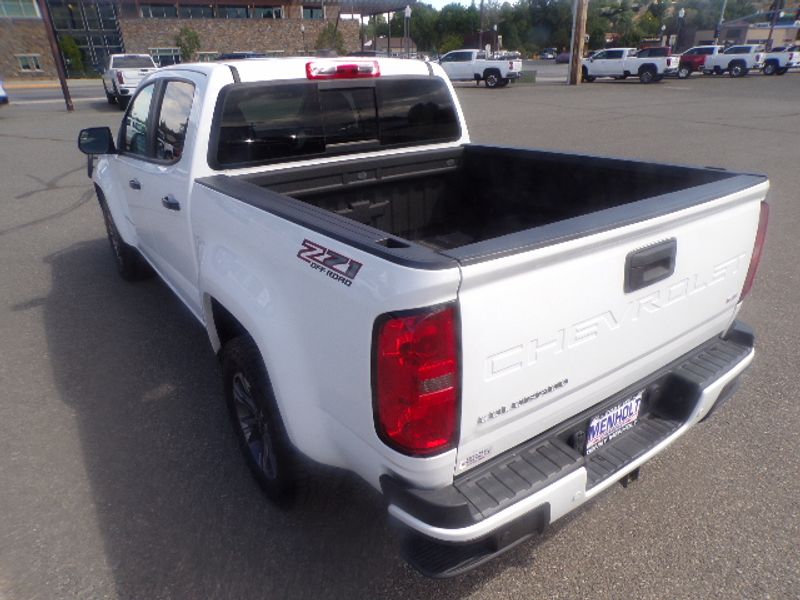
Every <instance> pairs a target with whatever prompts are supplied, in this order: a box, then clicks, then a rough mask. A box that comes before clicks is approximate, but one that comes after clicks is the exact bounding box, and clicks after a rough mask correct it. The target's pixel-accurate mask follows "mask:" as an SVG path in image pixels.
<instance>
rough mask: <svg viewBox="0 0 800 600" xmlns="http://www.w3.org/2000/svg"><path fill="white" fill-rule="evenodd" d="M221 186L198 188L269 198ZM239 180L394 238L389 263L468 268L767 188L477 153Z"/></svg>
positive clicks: (570, 158)
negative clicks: (451, 261) (411, 259)
mask: <svg viewBox="0 0 800 600" xmlns="http://www.w3.org/2000/svg"><path fill="white" fill-rule="evenodd" d="M223 178H225V176H218V177H214V178H208V179H206V180H204V181H201V183H206V184H207V185H208V184H210V185H211V186H212V187H214V188H216V189H218V190H219V191H222V192H224V193H227V194H230V195H233V196H234V197H237V198H239V199H240V200H244V201H246V202H250V203H260V202H263V201H264V200H266V199H267V197H266V196H263V195H262V197H261V198H260V199H259V195H258V194H254V193H252V191H251V192H250V193H245V194H242V191H243V190H242V188H241V187H240V186H236V188H237V189H234V188H232V187H231V186H230V185H226V184H225V183H224V182H222V181H220V180H221V179H223ZM228 179H231V178H228ZM235 179H236V180H238V182H239V183H246V184H249V185H248V187H249V186H252V185H255V186H258V187H259V188H262V189H264V188H265V189H266V190H269V191H270V192H275V193H278V194H280V195H281V196H282V197H283V201H284V203H285V201H286V198H285V197H286V196H289V197H291V198H293V199H295V200H298V201H300V202H302V203H304V204H306V205H311V206H313V207H315V208H318V209H323V210H324V211H327V212H330V213H334V214H336V215H339V216H341V217H345V218H347V219H349V220H351V221H355V222H357V223H359V224H362V225H365V226H367V227H369V228H370V229H372V230H378V231H379V232H382V233H383V234H386V235H383V236H381V235H374V236H373V238H374V241H373V243H374V245H375V247H376V248H377V247H378V246H380V247H381V250H382V251H381V252H380V253H381V254H385V253H386V252H387V251H389V253H392V252H393V251H394V253H395V254H397V255H398V256H401V255H402V254H403V251H404V250H407V249H411V247H412V246H414V245H416V246H422V247H423V248H417V250H423V249H428V250H429V251H434V252H436V253H439V254H444V255H446V256H449V257H451V258H456V259H458V260H460V261H465V262H470V261H473V260H478V259H480V258H483V257H486V256H487V255H493V256H497V255H499V254H505V253H508V252H514V251H520V250H524V249H530V248H531V247H534V246H537V245H543V244H547V243H552V242H554V241H556V240H563V239H569V238H571V237H575V236H578V235H586V234H587V233H591V232H596V231H601V230H604V229H609V228H612V227H617V226H620V225H623V224H624V223H625V222H635V221H638V220H641V219H644V218H649V217H654V216H657V215H659V214H664V213H668V212H671V211H674V210H679V209H681V208H684V207H687V206H691V205H693V204H697V203H700V202H703V201H707V200H712V199H715V198H719V197H720V196H722V195H724V194H725V193H731V192H734V191H737V190H739V189H744V188H746V187H749V186H752V185H754V183H756V182H757V181H760V180H761V178H758V177H755V176H749V175H738V174H735V173H730V172H727V171H724V170H719V169H710V168H691V167H683V166H671V165H654V164H650V163H641V162H637V161H629V160H619V159H607V158H597V157H592V156H581V155H568V154H560V153H553V152H546V151H538V150H527V149H524V150H523V149H513V148H501V147H493V146H480V145H467V146H463V147H460V148H453V149H448V150H443V151H432V152H421V153H415V154H408V155H404V156H400V157H398V156H389V157H382V158H376V159H370V160H366V161H365V160H359V161H353V162H352V163H344V164H336V165H323V166H315V167H306V168H294V169H291V171H289V172H287V171H273V172H268V173H258V174H248V175H241V176H237V177H235ZM688 190H691V192H687V191H688ZM678 192H680V193H678ZM273 200H275V198H273ZM271 204H272V205H273V207H274V205H275V203H274V202H272V203H271ZM622 207H624V208H622ZM264 208H266V209H267V210H270V209H271V207H270V206H266V205H264ZM615 209H617V210H615ZM312 228H315V229H318V228H319V227H312ZM339 237H341V232H340V236H339ZM501 238H502V239H501ZM348 241H350V240H348ZM353 241H355V240H353ZM356 245H361V246H363V244H356ZM416 254H417V255H419V254H420V252H417V253H416Z"/></svg>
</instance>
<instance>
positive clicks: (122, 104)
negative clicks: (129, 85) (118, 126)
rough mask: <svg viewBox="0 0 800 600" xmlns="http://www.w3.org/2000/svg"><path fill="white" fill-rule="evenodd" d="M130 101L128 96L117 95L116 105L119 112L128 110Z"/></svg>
mask: <svg viewBox="0 0 800 600" xmlns="http://www.w3.org/2000/svg"><path fill="white" fill-rule="evenodd" d="M130 101H131V97H130V96H120V95H119V94H117V104H118V105H119V109H120V110H125V109H126V108H128V103H129V102H130Z"/></svg>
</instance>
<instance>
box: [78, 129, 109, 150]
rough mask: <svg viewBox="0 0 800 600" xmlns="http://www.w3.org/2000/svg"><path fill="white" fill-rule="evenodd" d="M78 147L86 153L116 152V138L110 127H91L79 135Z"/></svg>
mask: <svg viewBox="0 0 800 600" xmlns="http://www.w3.org/2000/svg"><path fill="white" fill-rule="evenodd" d="M78 148H80V151H81V152H83V153H84V154H116V152H117V149H116V148H115V147H114V138H113V136H112V135H111V130H110V129H109V128H108V127H89V129H83V130H81V133H80V135H78Z"/></svg>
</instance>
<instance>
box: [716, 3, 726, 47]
mask: <svg viewBox="0 0 800 600" xmlns="http://www.w3.org/2000/svg"><path fill="white" fill-rule="evenodd" d="M727 6H728V0H722V10H721V11H720V13H719V23H717V28H716V29H715V30H714V45H715V46H716V45H718V44H719V36H720V35H721V34H722V22H723V21H724V20H725V9H726V8H727Z"/></svg>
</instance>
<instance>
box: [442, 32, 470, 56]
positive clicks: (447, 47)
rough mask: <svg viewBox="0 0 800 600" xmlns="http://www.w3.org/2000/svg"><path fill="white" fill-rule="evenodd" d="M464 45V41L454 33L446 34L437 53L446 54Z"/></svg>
mask: <svg viewBox="0 0 800 600" xmlns="http://www.w3.org/2000/svg"><path fill="white" fill-rule="evenodd" d="M463 45H464V39H463V38H462V37H461V36H460V35H456V34H455V33H448V34H447V35H445V36H444V39H442V43H441V44H440V45H439V53H440V54H446V53H447V52H450V51H451V50H458V49H459V48H461V47H462V46H463Z"/></svg>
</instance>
